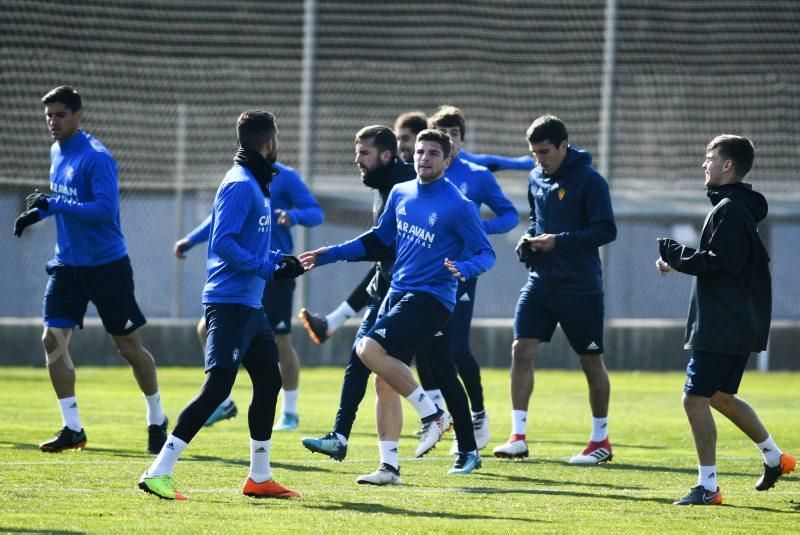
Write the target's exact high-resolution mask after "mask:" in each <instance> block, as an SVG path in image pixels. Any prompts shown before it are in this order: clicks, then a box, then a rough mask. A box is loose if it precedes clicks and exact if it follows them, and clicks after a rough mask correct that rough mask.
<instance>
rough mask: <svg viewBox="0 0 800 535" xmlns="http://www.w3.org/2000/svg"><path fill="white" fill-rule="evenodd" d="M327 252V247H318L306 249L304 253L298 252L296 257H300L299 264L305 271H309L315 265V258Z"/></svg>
mask: <svg viewBox="0 0 800 535" xmlns="http://www.w3.org/2000/svg"><path fill="white" fill-rule="evenodd" d="M327 252H328V248H327V247H320V248H319V249H314V250H313V251H306V252H304V253H300V254H299V255H298V256H297V258H299V259H300V264H302V266H303V268H304V269H305V270H306V271H311V270H312V269H314V268H315V267H316V266H317V258H318V257H319V255H322V254H325V253H327Z"/></svg>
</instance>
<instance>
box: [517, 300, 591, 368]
mask: <svg viewBox="0 0 800 535" xmlns="http://www.w3.org/2000/svg"><path fill="white" fill-rule="evenodd" d="M559 323H560V324H561V329H562V330H563V331H564V334H565V335H566V336H567V340H569V345H570V346H572V349H573V350H574V351H575V353H577V354H578V355H602V354H603V294H602V293H598V294H578V295H572V294H559V293H554V292H549V291H545V290H540V289H534V288H532V287H531V286H530V284H527V285H525V287H524V288H522V291H521V292H520V296H519V301H517V310H516V312H515V313H514V340H517V339H519V338H537V339H539V340H541V341H542V342H549V341H550V339H551V338H552V337H553V333H554V332H555V330H556V325H557V324H559Z"/></svg>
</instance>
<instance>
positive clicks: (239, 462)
mask: <svg viewBox="0 0 800 535" xmlns="http://www.w3.org/2000/svg"><path fill="white" fill-rule="evenodd" d="M184 458H185V459H187V460H190V461H210V462H216V463H224V464H230V465H233V466H250V459H245V458H241V459H240V458H236V459H231V458H229V457H218V456H216V455H187V456H185V457H184ZM270 466H271V467H272V468H280V469H282V470H290V471H293V472H330V470H329V469H327V468H324V467H320V466H318V465H314V466H309V465H306V464H301V463H290V462H286V461H270Z"/></svg>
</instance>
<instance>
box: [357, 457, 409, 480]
mask: <svg viewBox="0 0 800 535" xmlns="http://www.w3.org/2000/svg"><path fill="white" fill-rule="evenodd" d="M356 483H358V484H359V485H378V486H381V485H402V484H403V478H402V477H400V470H399V469H396V468H395V467H393V466H391V465H389V464H386V463H381V465H380V466H379V467H378V469H377V470H375V471H374V472H372V473H371V474H364V475H363V476H358V477H357V478H356Z"/></svg>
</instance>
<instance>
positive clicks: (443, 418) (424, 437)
mask: <svg viewBox="0 0 800 535" xmlns="http://www.w3.org/2000/svg"><path fill="white" fill-rule="evenodd" d="M452 425H453V422H452V420H451V419H450V414H448V413H447V412H444V411H442V414H441V415H440V416H438V417H437V418H435V419H433V420H431V421H430V422H427V423H424V424H422V434H421V435H420V436H419V444H418V445H417V451H416V452H415V455H416V456H417V457H422V456H423V455H425V454H426V453H428V452H429V451H431V450H432V449H433V448H435V447H436V443H437V442H439V439H441V438H442V435H443V434H444V433H445V431H447V430H448V429H450V427H451V426H452Z"/></svg>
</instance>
